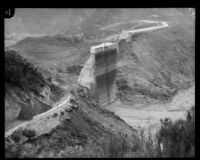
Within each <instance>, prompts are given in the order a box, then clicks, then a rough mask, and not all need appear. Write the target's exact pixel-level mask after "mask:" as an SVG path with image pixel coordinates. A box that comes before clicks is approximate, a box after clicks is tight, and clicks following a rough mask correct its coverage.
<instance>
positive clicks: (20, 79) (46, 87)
mask: <svg viewBox="0 0 200 160" xmlns="http://www.w3.org/2000/svg"><path fill="white" fill-rule="evenodd" d="M63 94H64V91H63V90H61V89H60V88H59V87H57V86H55V85H53V84H52V83H51V82H50V81H49V79H48V78H47V77H44V76H43V75H42V73H41V72H40V71H39V68H38V67H37V66H36V65H34V63H33V62H31V61H29V60H27V59H26V58H24V57H23V56H21V55H19V54H18V52H17V51H15V50H6V51H5V120H6V121H5V122H6V126H7V124H10V123H12V122H14V121H15V120H30V119H32V117H33V116H34V115H37V114H39V113H42V112H45V111H46V110H48V109H50V108H51V107H52V103H54V102H56V101H57V100H58V99H59V97H61V96H63Z"/></svg>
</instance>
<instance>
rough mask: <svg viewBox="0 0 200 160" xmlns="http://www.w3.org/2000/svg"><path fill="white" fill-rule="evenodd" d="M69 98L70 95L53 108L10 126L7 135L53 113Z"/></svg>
mask: <svg viewBox="0 0 200 160" xmlns="http://www.w3.org/2000/svg"><path fill="white" fill-rule="evenodd" d="M69 99H70V95H69V96H68V97H67V99H64V100H61V101H60V102H59V103H56V105H55V106H54V107H53V108H52V109H50V110H48V111H46V112H44V113H41V114H39V115H36V116H34V117H33V119H32V120H30V121H25V122H23V121H21V122H18V123H17V124H15V125H14V126H13V127H12V128H9V129H7V130H6V131H5V137H7V136H9V135H11V134H12V133H13V132H14V131H15V130H17V129H19V128H21V127H25V126H28V125H29V124H33V123H34V122H35V121H38V120H40V119H45V118H46V117H47V116H50V115H52V114H53V113H54V112H55V111H56V110H58V109H59V108H61V107H62V106H63V105H65V104H66V103H67V102H68V101H69Z"/></svg>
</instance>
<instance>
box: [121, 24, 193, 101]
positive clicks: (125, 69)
mask: <svg viewBox="0 0 200 160" xmlns="http://www.w3.org/2000/svg"><path fill="white" fill-rule="evenodd" d="M119 43H120V55H119V57H120V60H119V62H118V65H117V66H118V82H117V86H118V89H119V97H120V98H121V101H125V102H127V103H137V102H138V103H148V102H151V100H156V101H157V102H165V101H168V100H170V99H171V97H173V95H175V93H176V92H177V91H178V90H181V89H186V88H188V87H190V86H191V85H192V84H193V83H194V78H195V77H194V70H195V66H194V59H195V48H194V38H193V37H192V35H191V34H190V33H188V32H187V30H185V29H184V28H182V27H181V26H180V25H174V24H171V26H170V28H166V29H163V30H158V31H154V32H152V33H147V34H141V35H138V36H134V35H133V37H132V41H131V42H129V43H126V42H125V41H122V42H119ZM156 101H155V102H156Z"/></svg>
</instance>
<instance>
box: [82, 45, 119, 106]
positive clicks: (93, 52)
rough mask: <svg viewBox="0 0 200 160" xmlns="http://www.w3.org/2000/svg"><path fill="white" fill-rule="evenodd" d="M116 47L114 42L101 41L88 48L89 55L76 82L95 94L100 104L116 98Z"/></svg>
mask: <svg viewBox="0 0 200 160" xmlns="http://www.w3.org/2000/svg"><path fill="white" fill-rule="evenodd" d="M116 60H117V47H116V44H115V43H103V44H101V45H98V46H93V47H91V49H90V57H89V59H88V61H87V62H86V63H85V65H84V67H83V69H82V70H81V73H80V76H79V78H78V83H79V85H81V86H82V87H85V88H88V89H89V90H90V91H91V92H92V93H94V94H96V97H97V100H98V103H99V105H100V106H105V105H107V104H109V103H112V102H113V101H114V100H115V98H116V93H115V90H116V89H115V76H116Z"/></svg>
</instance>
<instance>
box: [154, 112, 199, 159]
mask: <svg viewBox="0 0 200 160" xmlns="http://www.w3.org/2000/svg"><path fill="white" fill-rule="evenodd" d="M158 142H159V143H160V144H161V143H162V144H163V151H162V152H161V156H162V157H195V150H194V149H195V115H194V113H191V112H188V115H187V119H186V120H177V121H175V122H172V121H171V120H170V119H165V120H162V121H161V129H160V131H159V132H158Z"/></svg>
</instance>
